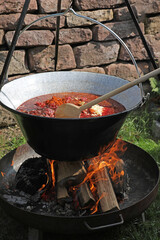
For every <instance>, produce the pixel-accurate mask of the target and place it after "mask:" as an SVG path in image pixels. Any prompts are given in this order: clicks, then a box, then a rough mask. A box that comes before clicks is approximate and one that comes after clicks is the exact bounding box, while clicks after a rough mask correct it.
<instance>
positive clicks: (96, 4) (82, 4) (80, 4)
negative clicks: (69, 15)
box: [75, 0, 135, 10]
mask: <svg viewBox="0 0 160 240" xmlns="http://www.w3.org/2000/svg"><path fill="white" fill-rule="evenodd" d="M130 2H131V3H133V2H135V0H131V1H130ZM123 3H124V0H110V1H106V0H89V1H88V0H75V5H76V7H77V8H78V9H79V10H89V9H96V8H97V9H100V8H114V7H117V6H119V5H121V4H123Z"/></svg>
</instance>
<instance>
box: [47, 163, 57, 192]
mask: <svg viewBox="0 0 160 240" xmlns="http://www.w3.org/2000/svg"><path fill="white" fill-rule="evenodd" d="M48 161H49V164H50V167H51V176H52V186H53V188H54V187H55V182H56V178H55V171H54V162H55V161H54V160H48Z"/></svg>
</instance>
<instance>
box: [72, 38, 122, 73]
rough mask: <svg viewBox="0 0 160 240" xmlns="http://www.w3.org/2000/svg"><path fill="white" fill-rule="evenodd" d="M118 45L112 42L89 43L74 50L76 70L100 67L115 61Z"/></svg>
mask: <svg viewBox="0 0 160 240" xmlns="http://www.w3.org/2000/svg"><path fill="white" fill-rule="evenodd" d="M118 51H119V44H118V43H117V42H115V41H112V42H103V43H98V42H90V43H88V44H85V45H82V46H78V47H75V48H74V54H75V59H76V63H77V67H78V68H82V67H87V66H100V65H104V64H107V63H112V62H115V61H116V60H117V57H118Z"/></svg>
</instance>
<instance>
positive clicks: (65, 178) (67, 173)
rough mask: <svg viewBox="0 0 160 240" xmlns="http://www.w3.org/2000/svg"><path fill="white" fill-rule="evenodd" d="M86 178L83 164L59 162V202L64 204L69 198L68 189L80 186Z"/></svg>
mask: <svg viewBox="0 0 160 240" xmlns="http://www.w3.org/2000/svg"><path fill="white" fill-rule="evenodd" d="M85 176H86V169H85V167H84V166H83V163H82V162H58V164H57V185H56V186H57V201H58V202H59V203H62V204H63V203H64V201H66V200H67V199H68V198H69V194H68V190H67V188H68V187H70V186H75V185H78V184H80V183H81V182H82V181H83V179H84V178H85Z"/></svg>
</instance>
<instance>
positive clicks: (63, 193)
mask: <svg viewBox="0 0 160 240" xmlns="http://www.w3.org/2000/svg"><path fill="white" fill-rule="evenodd" d="M68 198H69V194H68V191H67V189H66V187H64V186H61V185H59V184H57V201H58V203H61V204H63V203H64V202H65V201H66V200H67V199H68Z"/></svg>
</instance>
